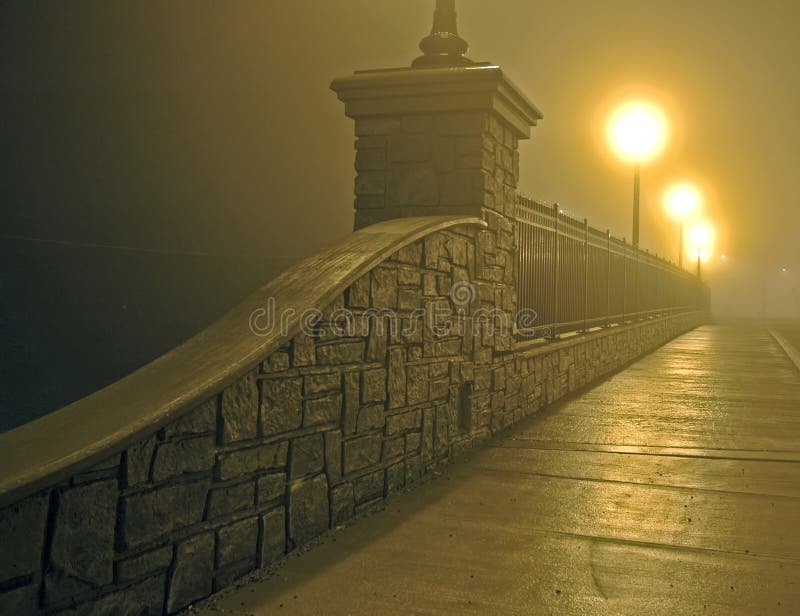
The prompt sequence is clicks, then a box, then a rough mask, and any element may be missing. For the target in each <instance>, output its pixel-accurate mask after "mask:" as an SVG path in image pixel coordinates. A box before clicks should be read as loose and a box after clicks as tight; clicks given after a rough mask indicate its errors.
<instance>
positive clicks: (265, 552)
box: [259, 507, 286, 567]
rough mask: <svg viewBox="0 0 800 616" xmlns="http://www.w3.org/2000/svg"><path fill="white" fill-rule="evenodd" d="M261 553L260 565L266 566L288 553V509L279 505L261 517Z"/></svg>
mask: <svg viewBox="0 0 800 616" xmlns="http://www.w3.org/2000/svg"><path fill="white" fill-rule="evenodd" d="M259 525H260V533H261V554H260V560H259V565H260V566H262V567H266V566H267V565H270V564H272V563H273V562H275V561H276V560H278V559H279V558H281V557H282V556H283V555H284V554H285V553H286V510H285V509H284V508H283V507H278V508H277V509H273V510H272V511H270V512H268V513H265V514H264V515H262V516H261V517H260V518H259Z"/></svg>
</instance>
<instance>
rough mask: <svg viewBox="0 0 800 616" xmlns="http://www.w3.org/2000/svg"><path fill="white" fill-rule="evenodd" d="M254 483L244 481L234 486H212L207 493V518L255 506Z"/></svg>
mask: <svg viewBox="0 0 800 616" xmlns="http://www.w3.org/2000/svg"><path fill="white" fill-rule="evenodd" d="M254 495H255V483H254V482H253V481H246V482H245V483H240V484H237V485H235V486H226V487H223V488H214V489H213V490H211V491H210V492H209V493H208V507H207V517H208V519H209V520H213V519H214V518H218V517H221V516H224V515H228V514H231V513H237V512H240V511H247V510H249V509H253V508H254V507H255V496H254Z"/></svg>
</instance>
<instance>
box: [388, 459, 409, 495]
mask: <svg viewBox="0 0 800 616" xmlns="http://www.w3.org/2000/svg"><path fill="white" fill-rule="evenodd" d="M405 485H406V465H405V463H404V462H399V463H398V464H395V465H393V466H390V467H389V468H387V469H386V492H387V493H388V494H394V493H395V492H399V491H400V490H402V489H403V488H404V487H405Z"/></svg>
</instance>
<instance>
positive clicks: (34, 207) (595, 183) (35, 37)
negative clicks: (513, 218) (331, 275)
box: [0, 0, 800, 429]
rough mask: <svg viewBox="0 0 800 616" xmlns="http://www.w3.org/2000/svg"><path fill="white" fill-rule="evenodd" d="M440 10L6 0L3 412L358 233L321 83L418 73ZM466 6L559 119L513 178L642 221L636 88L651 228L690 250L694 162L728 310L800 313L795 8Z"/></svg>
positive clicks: (595, 220)
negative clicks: (629, 141)
mask: <svg viewBox="0 0 800 616" xmlns="http://www.w3.org/2000/svg"><path fill="white" fill-rule="evenodd" d="M433 4H434V3H433V2H432V1H431V0H402V1H399V0H396V1H389V0H310V1H307V2H276V1H271V0H262V1H260V2H256V1H252V0H226V2H218V1H211V0H193V1H192V2H158V3H156V2H151V3H143V2H137V3H133V2H129V3H121V2H108V1H106V0H91V1H90V0H71V1H69V2H55V1H51V2H37V3H33V2H27V1H25V0H17V1H7V2H4V3H0V90H1V91H2V98H0V105H2V110H0V111H2V116H1V117H2V122H1V123H0V136H1V138H0V156H2V170H0V208H2V212H1V216H2V218H1V219H0V234H2V239H0V247H2V268H1V269H0V285H2V289H0V291H2V309H1V310H0V318H1V319H2V320H0V333H1V334H2V341H3V362H2V368H1V369H2V377H1V378H2V387H0V415H2V416H3V417H4V419H3V422H6V423H4V424H3V425H0V429H2V428H3V426H4V425H12V424H13V423H17V422H18V421H19V420H18V419H17V420H15V419H14V417H22V416H25V417H28V416H30V415H31V414H34V415H35V414H38V413H40V412H43V410H48V409H49V408H53V407H56V406H59V405H62V404H64V403H66V402H68V401H70V400H73V399H75V398H77V397H80V396H82V395H84V394H86V393H89V392H90V391H91V390H92V389H94V388H96V387H99V386H101V385H104V384H106V383H108V382H111V381H113V380H114V379H116V378H119V377H120V376H123V375H124V374H125V373H127V372H129V371H130V370H132V369H134V368H135V367H137V366H139V365H142V364H143V363H145V362H146V361H148V360H149V359H152V358H153V357H155V356H157V355H158V354H160V353H162V352H164V351H166V350H168V349H169V348H171V347H172V346H174V345H175V344H177V343H179V342H180V341H181V340H183V339H185V338H186V337H188V336H190V335H192V334H193V333H195V332H196V331H198V330H199V329H201V328H202V327H203V326H205V325H206V324H208V323H209V322H211V321H212V320H213V319H215V318H216V317H218V316H219V315H220V314H222V313H223V312H224V311H225V310H226V309H227V308H229V307H230V306H232V305H233V304H235V303H236V302H237V301H239V300H240V299H241V298H242V297H243V296H244V295H246V294H247V293H248V292H250V291H252V290H253V289H255V288H256V287H258V286H259V285H261V284H263V283H264V282H266V281H267V280H269V279H270V278H271V277H273V276H274V275H275V274H276V273H278V272H279V271H281V270H282V269H283V268H285V267H286V266H287V265H289V264H290V263H292V262H293V261H295V260H297V259H298V258H300V257H302V256H304V255H307V254H309V253H311V252H313V251H315V250H317V249H319V248H320V247H322V246H324V245H326V244H329V243H331V242H333V241H335V240H337V239H339V238H341V237H343V236H345V235H346V234H347V233H349V232H350V230H351V226H352V192H353V175H354V173H353V127H352V122H351V121H350V120H348V119H346V118H345V117H344V113H343V109H342V107H341V104H340V103H339V102H338V101H337V100H336V97H335V95H334V94H333V93H332V92H331V91H330V90H329V89H328V86H329V84H330V81H331V79H332V78H334V77H336V76H339V75H343V74H347V73H350V72H352V71H353V70H356V69H367V68H380V67H398V66H408V65H409V64H410V62H411V60H412V59H413V58H414V57H416V56H417V55H418V50H417V43H418V42H419V40H420V38H422V37H423V36H424V35H425V34H427V32H428V31H429V29H430V23H431V13H432V10H433ZM457 5H458V11H459V27H460V32H461V35H462V36H463V37H464V38H465V39H466V40H467V41H469V43H470V45H471V49H470V52H469V56H470V57H471V58H472V59H473V60H481V61H483V60H486V61H492V62H496V63H498V64H499V65H501V66H502V67H503V68H504V69H505V70H506V72H507V73H508V74H509V75H510V77H511V78H512V80H514V81H515V82H516V83H517V84H518V85H519V86H520V87H521V89H522V90H523V91H524V92H526V93H527V95H528V96H529V98H530V99H531V100H532V101H533V102H534V103H535V104H536V105H537V106H538V107H539V108H540V109H542V111H543V112H544V115H545V118H544V120H543V121H542V122H541V123H540V125H539V126H538V127H537V128H535V129H534V131H533V138H532V139H531V141H530V142H526V143H524V144H523V145H522V147H521V152H520V155H521V180H520V184H521V185H520V189H521V192H523V193H525V194H527V195H529V196H532V197H535V198H539V199H543V200H547V201H558V202H559V203H561V204H562V207H563V208H564V209H566V210H567V211H568V212H569V213H570V214H572V215H575V216H578V217H587V218H588V219H589V220H590V222H591V223H592V224H593V225H594V226H597V227H601V228H605V227H608V228H610V229H611V230H612V232H613V233H615V235H619V236H623V235H625V236H628V237H630V220H629V218H630V200H631V183H632V180H631V173H632V172H631V170H630V169H629V168H627V167H626V166H625V165H624V164H622V163H620V162H619V161H617V160H616V159H614V158H613V157H612V156H611V155H610V154H609V153H608V148H607V146H606V144H605V143H604V140H603V133H602V128H603V120H604V117H605V115H606V114H607V112H608V111H609V109H610V108H611V106H612V105H613V104H614V103H615V102H616V101H618V100H620V99H622V98H623V97H625V96H628V95H631V94H644V95H646V96H648V97H650V98H652V99H653V100H655V101H657V102H659V104H661V105H663V106H664V108H665V110H666V111H667V114H668V117H669V120H670V123H671V126H672V130H671V136H670V141H669V144H668V147H667V149H666V151H665V152H664V154H663V155H662V156H661V157H660V158H659V159H658V160H656V161H654V162H653V163H652V164H649V165H647V166H646V167H645V168H644V169H643V171H642V223H641V224H642V237H641V245H642V247H646V248H649V249H650V250H651V251H655V252H657V253H659V254H661V255H667V256H668V257H669V258H672V259H676V258H677V254H676V249H677V228H676V226H675V224H674V223H673V222H672V221H670V220H669V219H668V218H667V217H666V216H665V214H664V211H663V207H662V205H661V198H660V195H661V193H662V191H663V189H664V188H665V186H666V185H667V184H668V183H669V182H671V181H673V180H676V179H690V180H692V181H694V182H696V183H698V184H699V185H700V186H701V187H702V188H703V190H704V193H705V196H706V208H705V213H704V216H705V217H706V218H708V219H709V220H710V221H712V222H713V224H714V226H715V228H716V241H715V245H714V250H713V255H712V258H711V259H710V261H709V262H708V263H707V264H705V265H704V268H705V272H706V276H707V279H708V280H709V281H710V284H711V286H712V296H713V298H714V299H713V302H714V308H715V310H716V312H717V313H718V314H720V315H722V316H726V315H732V316H757V315H759V314H761V313H762V312H763V311H764V309H765V308H766V312H767V313H768V314H769V315H771V316H784V317H797V316H798V315H800V303H799V300H798V295H797V290H796V289H797V288H798V286H800V284H797V283H796V281H797V278H796V277H797V275H799V274H800V258H798V257H799V256H800V255H799V254H798V251H799V250H800V249H799V248H798V242H797V240H796V236H797V228H798V222H800V208H799V207H798V202H797V194H798V190H797V180H796V177H797V174H796V169H797V167H798V164H800V155H798V143H800V126H799V125H798V122H797V120H796V110H797V109H798V108H800V79H798V76H797V70H796V62H797V58H798V57H800V42H798V38H797V36H796V32H797V29H798V26H800V4H798V3H797V2H792V1H788V0H787V1H777V0H773V1H767V2H762V3H759V4H756V3H751V2H737V1H733V2H731V1H713V0H712V1H704V2H701V3H698V2H694V1H686V2H680V1H678V2H676V1H670V2H659V1H655V2H652V1H651V2H633V1H612V2H604V3H597V2H589V1H585V2H583V1H582V2H570V1H563V0H558V1H539V2H529V1H523V0H494V1H492V2H478V1H477V0H461V1H459V2H458V3H457ZM723 254H724V255H725V256H726V259H724V260H723V259H722V258H721V256H722V255H723ZM9 418H11V419H9ZM8 422H11V423H8Z"/></svg>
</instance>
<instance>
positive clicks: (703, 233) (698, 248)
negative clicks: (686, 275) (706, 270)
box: [689, 222, 714, 280]
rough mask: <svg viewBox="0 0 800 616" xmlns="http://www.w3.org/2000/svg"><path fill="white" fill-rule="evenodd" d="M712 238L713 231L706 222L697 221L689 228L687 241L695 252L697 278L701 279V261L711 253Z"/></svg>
mask: <svg viewBox="0 0 800 616" xmlns="http://www.w3.org/2000/svg"><path fill="white" fill-rule="evenodd" d="M713 238H714V231H713V229H712V228H711V225H710V224H708V223H707V222H699V223H697V224H695V225H694V226H693V227H692V228H691V229H689V241H690V242H691V243H692V246H693V247H694V249H695V253H696V254H697V278H698V280H699V279H701V271H700V268H701V263H702V261H703V260H704V259H708V257H709V254H710V253H711V242H712V240H713Z"/></svg>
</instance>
